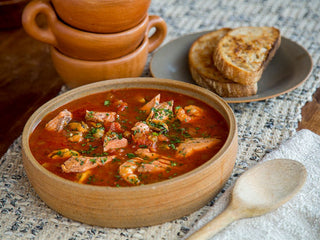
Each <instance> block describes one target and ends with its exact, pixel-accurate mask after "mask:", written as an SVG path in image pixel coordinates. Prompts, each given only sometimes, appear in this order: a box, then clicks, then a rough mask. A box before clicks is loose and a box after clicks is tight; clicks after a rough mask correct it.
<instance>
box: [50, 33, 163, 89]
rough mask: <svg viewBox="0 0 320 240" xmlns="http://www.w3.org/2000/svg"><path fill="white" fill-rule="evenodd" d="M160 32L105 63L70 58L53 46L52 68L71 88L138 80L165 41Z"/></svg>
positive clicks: (146, 37)
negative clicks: (96, 83) (123, 79)
mask: <svg viewBox="0 0 320 240" xmlns="http://www.w3.org/2000/svg"><path fill="white" fill-rule="evenodd" d="M158 33H159V34H156V35H153V36H152V37H150V38H149V37H148V36H147V35H146V36H145V38H144V40H143V42H142V43H141V45H140V46H139V47H138V48H137V49H136V50H135V51H133V52H132V53H130V54H128V55H125V56H122V57H120V58H116V59H111V60H106V61H87V60H80V59H76V58H71V57H68V56H66V55H64V54H62V53H61V52H60V51H58V50H57V49H56V48H53V47H51V57H52V61H53V65H54V67H55V69H56V70H57V72H58V74H59V75H60V77H61V78H62V79H63V81H64V82H65V84H66V85H67V86H68V87H70V88H74V87H78V86H81V85H84V84H88V83H93V82H97V81H102V80H107V79H114V78H127V77H139V76H141V74H142V73H143V70H144V68H145V65H146V62H147V58H148V53H151V52H152V51H154V50H155V49H156V48H157V47H158V46H159V45H160V44H161V43H162V41H163V40H164V38H165V33H164V32H158Z"/></svg>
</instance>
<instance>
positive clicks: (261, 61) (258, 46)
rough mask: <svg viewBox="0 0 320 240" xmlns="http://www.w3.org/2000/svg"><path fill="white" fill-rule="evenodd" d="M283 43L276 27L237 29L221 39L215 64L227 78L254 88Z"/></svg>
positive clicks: (215, 52) (214, 55) (214, 57)
mask: <svg viewBox="0 0 320 240" xmlns="http://www.w3.org/2000/svg"><path fill="white" fill-rule="evenodd" d="M280 42H281V37H280V31H279V30H278V29H276V28H274V27H239V28H235V29H233V30H231V31H229V32H228V33H227V34H226V35H225V36H224V37H222V38H221V39H220V41H219V43H218V45H217V47H216V48H215V51H214V54H213V61H214V64H215V66H216V67H217V68H218V70H219V71H220V72H221V73H222V74H223V75H224V76H225V77H226V78H229V79H232V80H233V81H234V82H238V83H241V84H245V85H251V84H253V83H256V82H258V81H259V79H260V77H261V75H262V73H263V71H264V69H265V67H266V66H267V64H268V63H269V61H270V60H271V59H272V58H273V56H274V54H275V52H276V51H277V49H278V48H279V46H280Z"/></svg>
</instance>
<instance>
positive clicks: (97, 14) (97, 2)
mask: <svg viewBox="0 0 320 240" xmlns="http://www.w3.org/2000/svg"><path fill="white" fill-rule="evenodd" d="M51 2H52V4H53V6H54V8H55V10H56V12H57V13H58V15H59V16H60V17H61V19H62V20H63V21H64V22H66V23H68V24H69V25H71V26H73V27H75V28H78V29H81V30H85V31H88V32H96V33H115V32H121V31H125V30H128V29H130V28H132V27H134V26H136V25H138V24H139V23H140V22H141V21H142V20H143V19H144V18H145V17H146V16H147V12H148V8H149V6H150V3H151V0H135V1H132V0H68V1H66V0H52V1H51Z"/></svg>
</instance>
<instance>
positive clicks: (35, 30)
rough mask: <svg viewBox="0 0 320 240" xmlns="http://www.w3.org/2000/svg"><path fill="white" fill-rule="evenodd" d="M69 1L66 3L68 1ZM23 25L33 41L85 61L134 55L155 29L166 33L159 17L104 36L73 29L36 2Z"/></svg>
mask: <svg viewBox="0 0 320 240" xmlns="http://www.w3.org/2000/svg"><path fill="white" fill-rule="evenodd" d="M66 2H67V1H66ZM39 14H44V16H45V17H46V19H47V25H48V27H47V28H41V27H40V26H39V25H38V24H37V21H36V18H37V16H38V15H39ZM22 23H23V27H24V29H25V31H26V32H27V33H28V34H29V35H31V36H32V37H33V38H35V39H37V40H39V41H42V42H45V43H48V44H50V45H52V46H53V47H55V48H57V49H58V50H59V51H60V52H61V53H63V54H64V55H66V56H69V57H72V58H77V59H82V60H94V61H100V60H110V59H116V58H119V57H122V56H124V55H127V54H129V53H131V52H133V51H134V50H135V49H136V48H137V47H138V46H139V44H141V42H142V40H143V38H144V36H145V33H146V32H147V33H149V31H150V29H152V28H155V31H156V33H157V32H161V34H164V33H165V34H166V31H167V27H166V23H165V21H164V20H163V19H162V18H160V17H159V16H148V15H146V16H145V17H144V18H143V20H142V21H141V22H140V23H139V24H138V25H136V26H134V27H132V28H130V29H129V30H126V31H122V32H118V33H110V34H101V33H91V32H85V31H81V30H78V29H76V28H73V27H71V26H69V25H67V24H65V23H64V22H62V21H61V20H60V19H59V18H58V16H57V14H56V12H55V11H54V9H53V7H52V6H51V5H50V3H49V2H48V1H44V0H34V1H32V2H30V3H29V4H28V5H27V6H26V8H25V9H24V11H23V15H22Z"/></svg>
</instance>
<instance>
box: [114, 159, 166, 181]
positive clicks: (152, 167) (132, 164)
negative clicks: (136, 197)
mask: <svg viewBox="0 0 320 240" xmlns="http://www.w3.org/2000/svg"><path fill="white" fill-rule="evenodd" d="M158 156H159V155H158ZM170 167H171V161H169V160H167V159H163V158H159V159H156V160H152V161H146V160H144V159H142V158H140V157H135V158H133V159H130V160H128V161H126V162H125V163H123V164H122V165H120V167H119V174H120V176H121V177H122V178H123V179H124V180H125V181H126V182H128V183H130V184H134V185H138V184H140V182H141V181H140V179H139V177H138V174H139V173H152V174H157V173H161V172H163V171H166V170H168V169H169V168H170Z"/></svg>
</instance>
